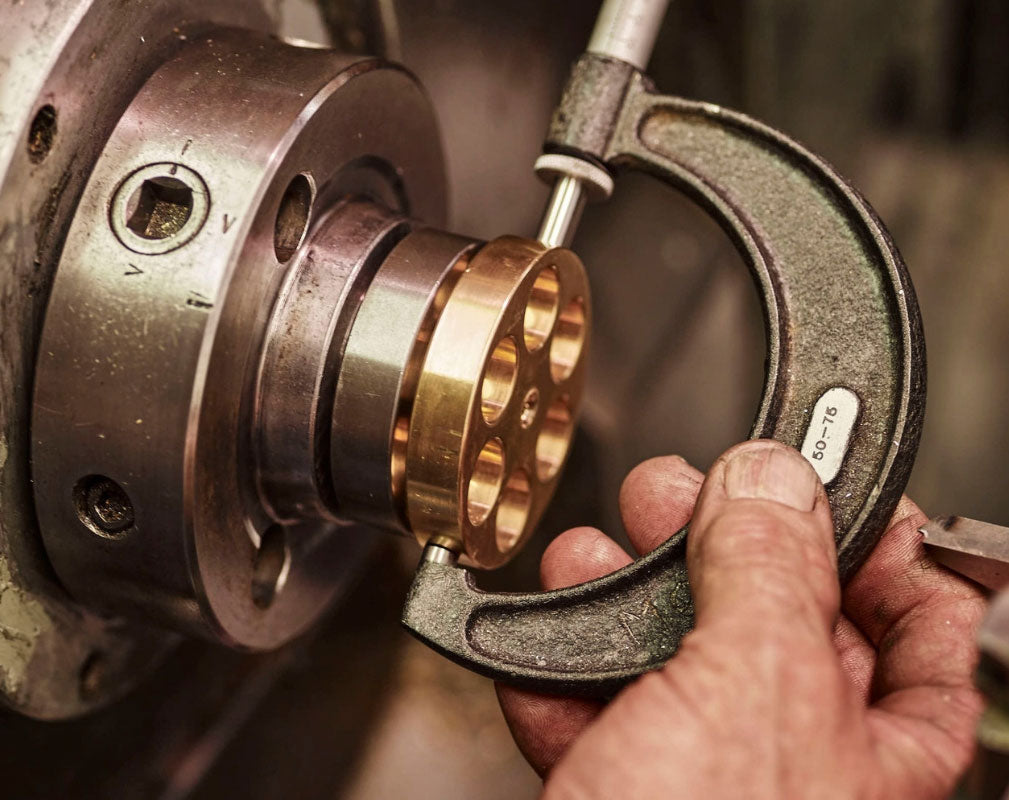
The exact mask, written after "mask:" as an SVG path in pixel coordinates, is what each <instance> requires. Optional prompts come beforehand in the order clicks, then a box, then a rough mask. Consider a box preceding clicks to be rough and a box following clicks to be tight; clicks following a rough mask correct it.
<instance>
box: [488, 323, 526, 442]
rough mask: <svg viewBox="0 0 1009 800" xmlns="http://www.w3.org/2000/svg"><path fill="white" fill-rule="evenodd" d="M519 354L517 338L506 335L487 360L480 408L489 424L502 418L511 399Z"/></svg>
mask: <svg viewBox="0 0 1009 800" xmlns="http://www.w3.org/2000/svg"><path fill="white" fill-rule="evenodd" d="M518 355H519V354H518V347H516V345H515V340H514V339H512V338H511V337H510V336H506V337H505V338H504V339H502V340H501V341H500V342H498V345H497V347H495V348H494V352H493V353H491V356H490V360H489V361H488V362H487V366H486V368H485V370H484V374H483V382H482V383H481V386H480V409H481V411H483V418H484V419H485V420H487V424H488V425H493V424H494V423H495V422H497V421H498V420H499V419H501V414H502V413H504V410H505V407H506V406H507V405H508V401H509V400H510V399H511V396H512V391H513V390H514V388H515V377H516V376H517V375H518Z"/></svg>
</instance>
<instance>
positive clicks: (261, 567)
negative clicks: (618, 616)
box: [252, 525, 291, 609]
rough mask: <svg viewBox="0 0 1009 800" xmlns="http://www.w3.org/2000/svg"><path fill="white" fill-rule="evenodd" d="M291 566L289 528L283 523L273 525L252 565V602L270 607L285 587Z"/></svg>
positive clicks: (264, 537)
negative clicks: (288, 540)
mask: <svg viewBox="0 0 1009 800" xmlns="http://www.w3.org/2000/svg"><path fill="white" fill-rule="evenodd" d="M290 566H291V551H290V549H289V548H288V546H287V530H286V529H285V528H284V526H283V525H271V526H270V527H269V528H267V529H266V530H265V531H263V535H262V536H261V537H260V540H259V550H257V551H256V560H255V563H254V564H253V566H252V602H253V603H255V604H256V606H258V607H259V608H264V609H265V608H269V607H270V606H271V605H272V604H273V601H274V599H275V598H276V597H277V595H278V594H279V593H280V590H281V589H283V588H284V582H285V581H286V580H287V573H288V570H289V569H290Z"/></svg>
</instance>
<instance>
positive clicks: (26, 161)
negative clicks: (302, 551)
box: [0, 0, 273, 718]
mask: <svg viewBox="0 0 1009 800" xmlns="http://www.w3.org/2000/svg"><path fill="white" fill-rule="evenodd" d="M220 24H232V25H243V26H246V27H248V28H250V29H254V30H262V31H266V30H270V29H271V28H272V25H273V21H272V19H271V17H270V16H269V15H268V14H267V13H266V12H265V11H264V10H263V8H262V7H261V6H260V5H259V4H258V3H256V2H246V0H223V2H215V3H204V2H198V1H197V0H164V1H163V2H157V3H153V2H130V3H128V4H110V3H105V2H98V1H97V0H52V2H46V3H21V4H18V5H17V6H15V7H12V8H11V9H10V10H9V13H5V15H4V24H3V26H0V53H3V69H2V70H0V261H2V265H3V267H2V269H0V316H2V318H3V329H2V335H0V397H2V398H3V399H2V402H0V593H2V598H3V610H4V612H3V615H2V618H0V632H2V641H3V643H4V644H3V645H2V647H0V663H2V667H3V668H2V669H0V704H3V705H4V706H7V707H9V708H11V709H14V710H17V711H19V712H21V713H24V714H27V715H30V716H34V717H40V718H62V717H67V716H74V715H78V714H81V713H83V712H85V711H87V710H89V709H92V708H94V707H95V706H97V705H100V704H103V703H107V702H108V701H109V700H110V699H111V698H113V697H116V696H118V695H121V694H122V693H124V692H125V691H127V690H128V689H129V688H130V687H131V686H132V685H133V684H134V683H135V682H136V681H137V680H138V679H139V678H140V677H141V676H143V675H144V674H146V673H147V672H148V671H149V670H150V669H152V668H153V666H154V665H155V664H156V663H157V662H158V661H159V660H160V658H161V656H162V655H163V654H164V652H165V651H166V649H167V648H169V647H171V645H172V642H173V637H171V636H169V635H166V634H165V633H163V632H161V631H157V630H155V629H152V628H150V627H146V626H139V625H131V624H127V623H124V622H123V621H122V620H116V619H108V618H106V617H103V616H99V615H97V614H94V613H92V612H91V611H89V610H88V609H87V608H84V607H82V606H80V605H79V604H77V603H76V602H74V601H73V600H72V599H71V598H70V597H69V596H68V595H67V593H66V591H65V590H64V588H63V587H62V586H61V585H59V583H58V581H57V580H56V579H55V577H54V576H53V573H52V568H51V567H50V565H49V563H48V559H47V555H46V553H45V552H44V551H43V548H42V544H41V541H40V540H39V537H38V529H37V523H36V519H35V512H34V502H33V497H32V487H31V484H30V474H29V446H30V442H29V416H30V413H31V390H32V382H33V372H34V363H35V358H36V353H37V344H38V336H39V330H40V328H41V324H42V319H43V314H44V309H45V305H46V302H47V299H48V294H49V287H50V286H51V285H52V281H53V276H54V274H55V271H56V266H57V262H58V260H59V256H60V253H61V251H62V249H63V246H64V241H65V237H66V234H67V229H68V228H69V226H70V222H71V219H72V216H73V212H74V210H75V207H76V203H77V200H78V198H79V197H80V195H81V192H82V191H83V189H84V186H85V183H86V181H87V179H88V176H89V174H90V169H91V165H92V164H93V163H94V161H95V160H96V159H97V157H98V155H99V153H100V152H101V149H102V147H103V146H104V144H105V141H106V139H107V137H108V135H109V134H110V132H111V131H112V129H113V127H114V126H115V125H116V123H117V121H118V119H119V117H120V115H121V114H122V112H123V110H124V109H125V108H126V106H127V105H128V103H129V102H130V101H131V100H132V98H133V95H134V94H135V92H136V91H137V90H138V89H139V88H140V86H141V85H142V84H143V83H144V81H146V79H147V77H148V76H149V75H150V74H151V73H152V72H153V71H154V70H155V69H156V68H157V67H158V66H159V65H160V64H161V63H162V62H163V61H164V60H165V59H167V58H169V57H171V55H172V54H173V53H175V52H177V51H178V50H179V49H180V48H182V47H184V46H185V43H186V41H187V39H188V37H190V36H195V35H197V34H198V33H199V32H201V31H204V30H206V29H207V28H208V27H213V26H216V25H220Z"/></svg>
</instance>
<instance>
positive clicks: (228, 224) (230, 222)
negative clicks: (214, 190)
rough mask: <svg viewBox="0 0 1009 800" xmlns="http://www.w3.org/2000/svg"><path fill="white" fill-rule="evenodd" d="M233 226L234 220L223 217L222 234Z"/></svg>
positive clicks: (226, 216)
mask: <svg viewBox="0 0 1009 800" xmlns="http://www.w3.org/2000/svg"><path fill="white" fill-rule="evenodd" d="M234 224H235V220H233V219H232V218H231V217H229V216H228V215H227V214H225V215H224V233H227V232H228V229H229V228H230V227H231V226H232V225H234Z"/></svg>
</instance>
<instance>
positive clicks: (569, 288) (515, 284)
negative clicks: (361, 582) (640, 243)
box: [406, 237, 590, 568]
mask: <svg viewBox="0 0 1009 800" xmlns="http://www.w3.org/2000/svg"><path fill="white" fill-rule="evenodd" d="M589 327H590V312H589V287H588V280H587V278H586V275H585V270H584V267H583V266H582V264H581V262H580V261H579V260H578V257H577V256H575V255H574V253H572V252H570V251H569V250H564V249H549V248H547V247H545V246H544V245H542V244H540V243H539V242H534V241H530V240H525V239H519V238H516V237H502V238H500V239H496V240H495V241H493V242H490V243H489V244H487V245H485V246H484V247H483V248H482V249H481V250H480V251H479V252H478V253H477V254H476V255H474V256H473V257H472V259H471V260H470V263H469V265H468V267H467V269H466V271H465V272H464V273H463V274H462V275H461V276H460V277H459V281H458V283H457V284H456V286H455V288H454V290H453V291H452V294H451V296H450V297H449V299H448V301H447V303H446V304H445V308H444V310H443V311H442V314H441V317H440V318H439V320H438V324H437V327H436V328H435V331H434V333H433V335H432V338H431V342H430V345H429V347H428V351H427V356H426V359H425V362H424V366H423V369H422V370H421V375H420V379H419V381H418V383H417V390H416V395H415V398H414V402H413V413H412V415H411V417H410V426H409V435H408V440H407V457H406V488H407V497H406V501H407V516H408V518H409V522H410V527H411V529H412V530H413V531H414V532H415V533H416V534H417V536H418V538H419V539H421V541H423V542H426V541H434V542H436V543H438V544H442V545H444V546H446V547H450V548H452V549H454V550H456V551H462V552H464V553H465V555H466V556H467V557H468V558H469V559H470V560H471V561H472V562H473V563H474V564H476V565H477V566H481V567H486V568H493V567H497V566H500V565H501V564H503V563H505V562H506V561H507V560H508V559H509V558H510V556H511V555H512V554H513V553H515V552H517V549H518V546H519V544H520V543H521V542H522V540H523V539H524V538H526V537H527V536H528V534H529V533H530V531H532V529H533V528H534V527H535V525H536V523H537V522H538V521H539V518H540V516H541V515H542V513H543V510H544V509H545V507H546V505H547V502H548V501H549V499H550V497H551V495H552V494H553V491H554V489H555V488H556V483H557V476H558V475H559V473H560V470H561V466H562V465H563V463H564V460H565V458H566V457H567V453H568V450H569V448H570V444H571V437H572V434H573V432H574V420H575V416H576V412H577V409H578V406H579V403H580V401H581V395H582V390H583V387H584V383H585V358H584V353H585V349H586V348H585V346H586V340H587V337H588V331H589Z"/></svg>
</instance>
